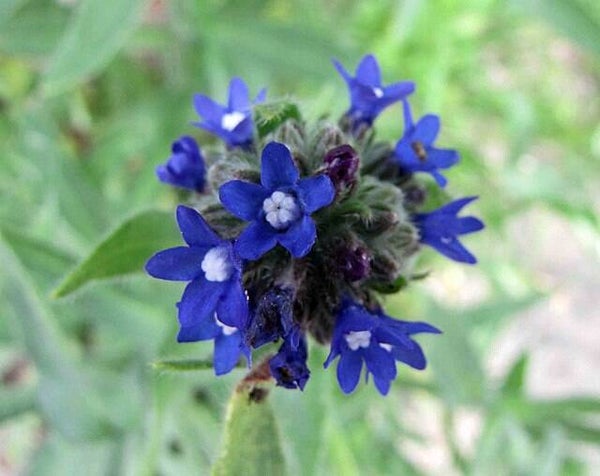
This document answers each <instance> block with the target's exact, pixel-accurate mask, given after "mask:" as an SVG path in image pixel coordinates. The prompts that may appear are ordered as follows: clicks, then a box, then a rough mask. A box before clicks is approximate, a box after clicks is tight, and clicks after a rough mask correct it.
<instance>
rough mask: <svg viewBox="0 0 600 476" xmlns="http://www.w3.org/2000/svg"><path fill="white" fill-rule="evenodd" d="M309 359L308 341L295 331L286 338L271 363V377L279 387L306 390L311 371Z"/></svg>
mask: <svg viewBox="0 0 600 476" xmlns="http://www.w3.org/2000/svg"><path fill="white" fill-rule="evenodd" d="M307 357H308V353H307V350H306V340H305V338H304V336H303V335H302V334H301V332H300V331H299V330H297V329H295V330H294V331H292V332H291V333H290V334H289V335H288V337H286V338H285V340H284V341H283V344H281V347H280V348H279V351H278V352H277V354H276V355H275V356H274V357H272V358H271V360H270V361H269V368H270V370H271V375H272V376H273V378H274V379H275V380H276V381H277V385H279V386H281V387H285V388H290V389H294V388H299V389H300V390H304V386H305V385H306V382H307V381H308V378H309V377H310V370H308V367H307V365H306V359H307Z"/></svg>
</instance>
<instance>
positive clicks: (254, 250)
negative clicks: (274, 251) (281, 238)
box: [235, 221, 277, 260]
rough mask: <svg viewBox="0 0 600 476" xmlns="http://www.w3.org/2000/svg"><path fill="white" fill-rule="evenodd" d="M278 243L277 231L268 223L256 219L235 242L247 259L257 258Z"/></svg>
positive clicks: (239, 252)
mask: <svg viewBox="0 0 600 476" xmlns="http://www.w3.org/2000/svg"><path fill="white" fill-rule="evenodd" d="M276 244H277V238H276V232H275V230H274V229H273V228H272V227H271V226H269V225H268V224H267V223H264V222H262V221H254V222H252V223H250V225H248V226H247V227H246V229H245V230H244V231H242V233H241V234H240V236H239V237H238V239H237V241H236V242H235V249H236V251H237V253H238V254H239V255H240V256H241V257H242V258H245V259H250V260H256V259H258V258H260V257H261V256H262V255H264V254H265V253H266V252H267V251H269V250H270V249H271V248H273V247H274V246H275V245H276Z"/></svg>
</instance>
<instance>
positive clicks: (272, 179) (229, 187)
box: [219, 142, 335, 260]
mask: <svg viewBox="0 0 600 476" xmlns="http://www.w3.org/2000/svg"><path fill="white" fill-rule="evenodd" d="M260 181H261V183H260V184H256V183H250V182H243V181H240V180H232V181H230V182H227V183H225V184H223V185H222V186H221V188H220V189H219V197H220V199H221V203H222V204H223V206H224V207H225V208H226V209H227V210H229V211H230V212H231V213H232V214H234V215H235V216H237V217H238V218H241V219H242V220H246V221H250V222H251V223H250V225H248V226H247V227H246V228H245V229H244V231H243V232H242V233H241V235H240V236H239V238H238V239H237V241H236V244H235V248H236V250H237V252H238V253H239V255H240V256H241V257H242V258H246V259H250V260H256V259H258V258H260V257H261V256H262V255H263V254H265V253H266V252H267V251H269V250H270V249H272V248H273V247H274V246H275V245H276V244H277V243H279V244H281V245H282V246H283V247H284V248H286V249H287V250H288V251H289V252H290V253H291V254H292V255H293V256H294V257H296V258H300V257H302V256H305V255H306V254H307V253H308V252H309V251H310V249H311V248H312V246H313V244H314V242H315V240H316V237H317V230H316V225H315V222H314V221H313V219H312V218H311V217H310V215H311V213H313V212H315V211H317V210H319V209H320V208H323V207H325V206H327V205H329V204H330V203H331V202H332V201H333V199H334V197H335V188H334V186H333V184H332V183H331V180H330V179H329V177H327V176H326V175H316V176H313V177H309V178H304V179H300V175H299V173H298V169H297V167H296V165H295V164H294V160H293V159H292V154H291V153H290V150H289V149H288V148H287V147H286V146H285V144H281V143H278V142H270V143H269V144H267V145H266V147H265V148H264V150H263V152H262V162H261V178H260Z"/></svg>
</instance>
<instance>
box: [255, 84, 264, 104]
mask: <svg viewBox="0 0 600 476" xmlns="http://www.w3.org/2000/svg"><path fill="white" fill-rule="evenodd" d="M265 99H267V89H266V88H262V89H261V90H260V91H259V92H258V94H257V95H256V98H255V99H254V104H260V103H263V102H265Z"/></svg>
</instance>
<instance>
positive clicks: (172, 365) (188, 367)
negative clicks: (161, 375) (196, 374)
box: [152, 359, 213, 372]
mask: <svg viewBox="0 0 600 476" xmlns="http://www.w3.org/2000/svg"><path fill="white" fill-rule="evenodd" d="M152 367H154V369H155V370H167V371H172V372H189V371H194V370H208V369H212V368H213V363H212V361H211V360H197V359H189V360H158V361H156V362H153V363H152Z"/></svg>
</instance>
